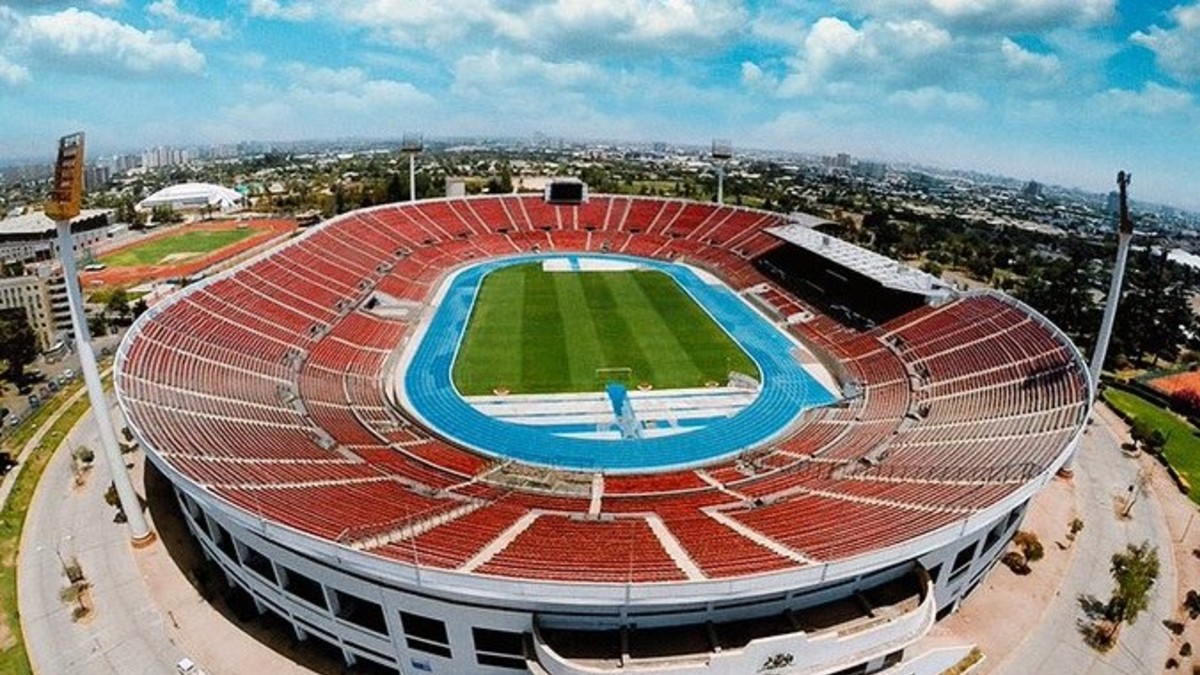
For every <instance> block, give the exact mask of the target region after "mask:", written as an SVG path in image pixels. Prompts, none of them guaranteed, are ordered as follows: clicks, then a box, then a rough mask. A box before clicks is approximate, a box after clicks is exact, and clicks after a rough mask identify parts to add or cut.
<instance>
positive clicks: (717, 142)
mask: <svg viewBox="0 0 1200 675" xmlns="http://www.w3.org/2000/svg"><path fill="white" fill-rule="evenodd" d="M712 158H713V161H714V162H716V164H717V203H718V204H722V205H724V204H725V163H726V162H728V161H729V160H730V159H732V158H733V143H731V142H730V141H729V139H728V138H714V139H713V142H712Z"/></svg>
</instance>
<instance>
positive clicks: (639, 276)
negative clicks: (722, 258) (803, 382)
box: [453, 263, 760, 396]
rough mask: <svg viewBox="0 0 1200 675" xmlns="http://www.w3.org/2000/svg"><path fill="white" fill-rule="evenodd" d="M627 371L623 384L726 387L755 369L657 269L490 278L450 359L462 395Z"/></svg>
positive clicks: (578, 383)
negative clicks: (733, 374) (735, 375)
mask: <svg viewBox="0 0 1200 675" xmlns="http://www.w3.org/2000/svg"><path fill="white" fill-rule="evenodd" d="M621 368H628V369H629V371H628V373H625V372H622V373H620V374H617V373H615V372H614V371H610V372H609V373H608V374H607V375H610V376H612V375H615V377H610V378H609V379H619V380H620V379H624V380H625V384H626V385H628V386H637V385H639V384H641V383H644V382H645V383H649V384H651V385H653V386H654V387H655V388H656V389H673V388H680V387H700V386H704V385H705V384H706V383H708V382H720V383H722V384H723V383H724V382H725V380H726V379H727V375H728V373H729V371H730V370H736V371H738V372H740V373H746V374H748V375H751V376H753V377H755V378H760V375H759V372H758V367H757V366H756V365H755V364H754V362H753V361H752V360H751V359H750V357H749V356H747V355H746V353H745V352H744V351H742V349H741V348H740V347H739V346H738V345H737V343H735V342H734V341H733V340H732V339H731V338H730V337H729V335H728V334H726V333H725V331H723V330H722V329H721V327H720V326H718V325H717V324H716V322H714V321H713V320H712V318H711V317H710V316H709V315H708V314H707V313H706V312H705V311H704V310H703V309H702V308H701V307H700V306H699V305H697V304H696V302H695V301H694V300H692V298H691V296H689V295H688V294H687V293H685V292H684V291H683V289H682V288H680V287H679V285H678V284H676V283H675V280H674V279H672V278H671V277H669V276H667V275H666V274H663V273H662V272H657V271H650V270H631V271H622V272H590V271H589V272H544V271H542V266H541V263H529V264H522V265H513V266H511V267H504V268H501V269H498V270H496V271H494V272H492V273H490V274H488V275H487V276H486V277H485V278H484V280H483V284H482V287H481V288H480V289H479V295H478V297H477V298H476V300H475V306H474V308H473V309H472V312H471V318H470V320H469V321H468V323H467V331H466V336H465V337H464V339H463V343H462V345H461V346H460V348H459V353H458V356H457V358H456V359H455V362H454V372H453V377H454V384H455V386H456V387H458V390H459V392H460V393H462V394H464V395H468V396H470V395H479V394H491V393H492V392H493V391H494V390H496V389H499V388H503V389H507V390H509V391H510V392H512V393H514V394H530V393H559V392H581V391H599V390H602V389H603V388H604V384H605V381H604V379H605V377H604V376H602V375H600V374H598V373H597V370H598V369H621Z"/></svg>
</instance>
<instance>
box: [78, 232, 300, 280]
mask: <svg viewBox="0 0 1200 675" xmlns="http://www.w3.org/2000/svg"><path fill="white" fill-rule="evenodd" d="M295 229H296V221H295V220H290V219H257V220H244V221H239V220H222V221H213V222H201V223H192V224H189V225H182V226H179V227H172V228H170V229H167V230H162V231H160V232H152V233H149V234H147V235H146V236H144V237H141V238H138V239H136V240H134V241H131V242H129V243H128V244H124V245H122V246H119V247H117V248H115V249H112V250H110V251H105V252H104V253H103V254H102V255H101V256H100V257H99V258H98V260H97V262H99V263H100V264H102V265H104V266H105V269H102V270H98V271H94V272H83V273H81V274H80V280H81V282H82V283H83V286H84V287H85V288H102V287H108V286H122V287H126V286H133V285H137V284H143V283H148V282H152V281H164V280H166V279H178V278H182V277H188V276H191V275H193V274H196V273H198V272H201V271H203V270H206V269H208V268H210V267H213V266H214V265H219V264H221V263H224V262H227V261H230V260H232V259H234V258H237V257H238V256H241V255H243V254H245V253H247V252H249V251H253V250H255V249H257V248H259V247H261V246H263V245H265V244H267V243H269V242H273V241H275V240H277V239H281V238H283V237H286V236H288V235H290V234H291V233H292V232H293V231H294V230H295Z"/></svg>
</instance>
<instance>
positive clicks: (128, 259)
mask: <svg viewBox="0 0 1200 675" xmlns="http://www.w3.org/2000/svg"><path fill="white" fill-rule="evenodd" d="M254 233H255V230H254V228H251V227H243V228H233V229H228V230H189V229H187V227H186V226H185V227H184V228H183V229H182V230H180V231H179V232H178V233H174V234H169V235H165V236H162V237H157V238H155V239H151V240H150V241H147V242H145V243H142V244H137V245H134V246H130V247H129V248H125V249H122V250H120V251H116V252H114V253H110V254H108V255H104V256H101V257H100V259H99V262H100V264H102V265H107V266H108V267H142V266H145V265H157V264H159V263H161V262H162V260H163V258H165V257H167V256H169V255H171V254H174V253H178V254H183V253H191V254H195V255H204V254H205V253H210V252H212V251H216V250H218V249H222V248H225V247H226V246H229V245H230V244H236V243H237V242H239V241H241V240H243V239H245V238H246V237H249V236H251V235H253V234H254ZM189 257H192V256H189Z"/></svg>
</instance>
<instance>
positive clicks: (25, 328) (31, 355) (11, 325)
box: [0, 307, 38, 382]
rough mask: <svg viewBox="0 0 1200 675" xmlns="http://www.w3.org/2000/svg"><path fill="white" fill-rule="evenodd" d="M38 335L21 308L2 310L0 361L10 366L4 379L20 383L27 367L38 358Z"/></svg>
mask: <svg viewBox="0 0 1200 675" xmlns="http://www.w3.org/2000/svg"><path fill="white" fill-rule="evenodd" d="M37 355H38V347H37V334H36V333H34V332H33V326H30V325H29V317H27V316H26V315H25V310H24V309H23V308H21V307H12V308H9V309H2V310H0V360H2V361H5V362H6V363H7V364H8V367H7V370H6V371H5V374H4V378H5V379H7V380H8V381H9V382H20V381H21V379H22V378H23V377H24V375H25V366H27V365H29V364H31V363H33V361H34V359H36V358H37Z"/></svg>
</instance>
